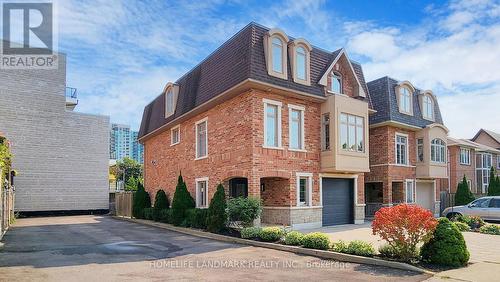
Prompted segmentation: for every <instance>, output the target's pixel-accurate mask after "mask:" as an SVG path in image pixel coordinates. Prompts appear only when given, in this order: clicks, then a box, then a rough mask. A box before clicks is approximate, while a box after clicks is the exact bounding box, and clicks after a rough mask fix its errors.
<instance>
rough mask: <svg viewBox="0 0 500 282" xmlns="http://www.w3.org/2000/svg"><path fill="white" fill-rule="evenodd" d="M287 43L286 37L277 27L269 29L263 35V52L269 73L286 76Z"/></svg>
mask: <svg viewBox="0 0 500 282" xmlns="http://www.w3.org/2000/svg"><path fill="white" fill-rule="evenodd" d="M287 44H288V37H287V36H286V34H285V33H284V32H283V31H281V30H279V29H271V30H269V31H268V32H267V33H266V34H265V35H264V54H265V56H266V66H267V73H268V74H269V75H272V76H275V77H279V78H282V79H287V78H288V73H287V64H288V62H287V58H288V56H287V52H286V49H287Z"/></svg>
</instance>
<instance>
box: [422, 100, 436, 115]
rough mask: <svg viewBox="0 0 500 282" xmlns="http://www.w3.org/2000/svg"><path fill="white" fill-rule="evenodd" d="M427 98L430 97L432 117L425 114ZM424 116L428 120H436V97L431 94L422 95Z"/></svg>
mask: <svg viewBox="0 0 500 282" xmlns="http://www.w3.org/2000/svg"><path fill="white" fill-rule="evenodd" d="M425 98H429V101H430V104H431V112H430V114H431V116H430V117H428V116H426V115H425V114H424V113H425V112H426V108H425V107H426V105H425ZM422 117H423V118H424V119H426V120H430V121H434V99H433V98H432V97H431V96H430V94H424V96H423V97H422Z"/></svg>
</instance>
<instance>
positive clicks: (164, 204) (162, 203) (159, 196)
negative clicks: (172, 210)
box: [153, 189, 169, 221]
mask: <svg viewBox="0 0 500 282" xmlns="http://www.w3.org/2000/svg"><path fill="white" fill-rule="evenodd" d="M168 207H169V204H168V198H167V194H165V191H163V190H161V189H160V190H158V192H156V196H155V205H154V208H153V220H154V221H160V212H161V210H164V209H168Z"/></svg>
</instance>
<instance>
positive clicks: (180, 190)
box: [171, 174, 196, 225]
mask: <svg viewBox="0 0 500 282" xmlns="http://www.w3.org/2000/svg"><path fill="white" fill-rule="evenodd" d="M195 206H196V203H195V201H194V199H193V197H191V194H189V191H188V190H187V187H186V183H185V182H184V180H183V179H182V175H181V174H179V178H178V179H177V186H176V187H175V193H174V198H173V199H172V218H171V220H172V223H173V224H174V225H181V224H182V221H183V220H184V218H185V215H186V210H188V209H192V208H194V207H195Z"/></svg>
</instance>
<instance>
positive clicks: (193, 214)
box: [182, 209, 208, 229]
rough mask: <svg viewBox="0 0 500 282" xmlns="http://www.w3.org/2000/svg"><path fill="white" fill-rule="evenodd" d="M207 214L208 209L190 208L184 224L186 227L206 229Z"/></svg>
mask: <svg viewBox="0 0 500 282" xmlns="http://www.w3.org/2000/svg"><path fill="white" fill-rule="evenodd" d="M207 214H208V210H207V209H189V210H187V211H186V219H185V220H184V223H183V224H182V225H183V226H185V227H193V228H198V229H206V228H207Z"/></svg>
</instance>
